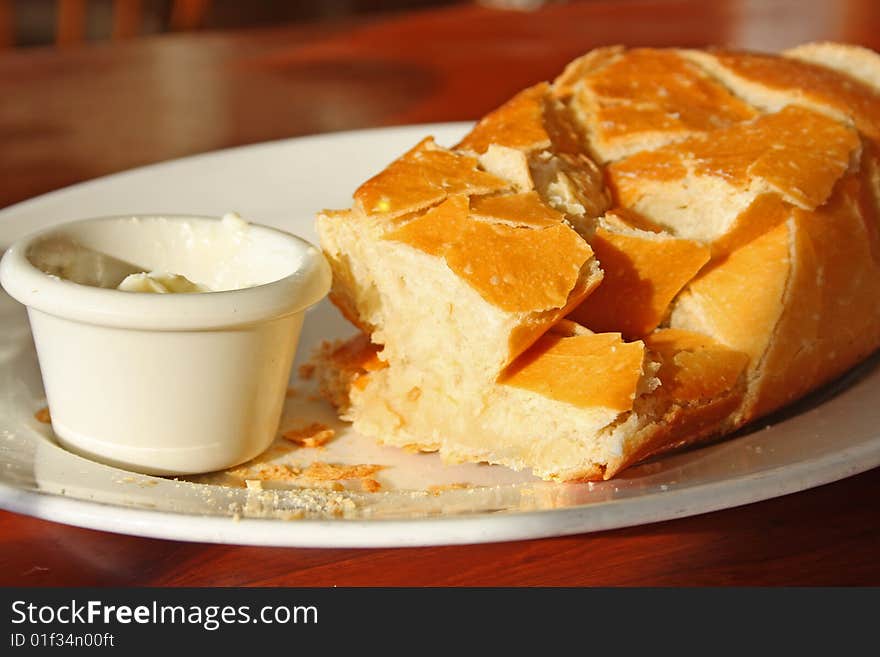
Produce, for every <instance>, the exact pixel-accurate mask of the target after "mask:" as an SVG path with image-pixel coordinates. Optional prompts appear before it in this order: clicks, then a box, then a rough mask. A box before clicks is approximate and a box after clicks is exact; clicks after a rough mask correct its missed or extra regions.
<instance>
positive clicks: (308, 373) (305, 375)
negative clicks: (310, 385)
mask: <svg viewBox="0 0 880 657" xmlns="http://www.w3.org/2000/svg"><path fill="white" fill-rule="evenodd" d="M313 376H315V364H314V363H303V364H302V365H300V366H299V378H301V379H304V380H306V381H308V380H310V379H311V378H312V377H313Z"/></svg>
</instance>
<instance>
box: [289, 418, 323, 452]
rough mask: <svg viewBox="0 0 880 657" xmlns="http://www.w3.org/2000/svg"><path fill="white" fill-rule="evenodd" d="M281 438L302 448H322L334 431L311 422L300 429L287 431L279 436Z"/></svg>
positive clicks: (318, 423)
mask: <svg viewBox="0 0 880 657" xmlns="http://www.w3.org/2000/svg"><path fill="white" fill-rule="evenodd" d="M281 436H282V438H284V439H285V440H289V441H290V442H293V443H296V444H297V445H302V446H303V447H322V446H323V445H326V444H327V443H328V442H330V441H331V440H332V439H333V437H334V436H336V431H334V430H333V429H331V428H330V427H328V426H327V425H326V424H321V423H320V422H312V423H311V424H310V425H309V426H307V427H303V428H300V429H288V430H287V431H285V432H284V433H282V434H281Z"/></svg>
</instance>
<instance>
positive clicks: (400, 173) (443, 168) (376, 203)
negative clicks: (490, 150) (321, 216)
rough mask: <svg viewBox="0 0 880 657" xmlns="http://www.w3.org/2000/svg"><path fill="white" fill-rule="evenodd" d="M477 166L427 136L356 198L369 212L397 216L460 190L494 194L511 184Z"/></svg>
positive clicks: (469, 159) (474, 160) (428, 205)
mask: <svg viewBox="0 0 880 657" xmlns="http://www.w3.org/2000/svg"><path fill="white" fill-rule="evenodd" d="M477 167H478V162H477V160H476V159H475V158H473V157H469V156H467V155H461V154H458V153H455V152H453V151H450V150H447V149H445V148H440V147H439V146H437V145H436V144H435V143H434V140H433V138H431V137H427V138H425V139H423V140H422V141H421V142H419V143H418V144H417V145H416V146H415V147H414V148H412V149H411V150H409V151H407V152H406V153H405V154H404V155H402V156H401V157H400V158H398V159H396V160H395V161H394V162H392V163H391V164H389V165H388V167H386V168H385V169H384V170H383V171H381V172H380V173H378V174H376V175H375V176H373V177H372V178H370V179H369V180H368V181H367V182H365V183H364V184H363V185H361V186H360V187H359V188H358V189H357V191H356V192H355V193H354V198H355V201H356V202H357V204H358V205H359V207H360V209H361V210H362V211H363V213H364V214H366V215H368V216H369V215H385V216H388V217H396V216H400V215H403V214H407V213H410V212H417V211H419V210H423V209H425V208H428V207H431V206H433V205H437V204H438V203H441V202H442V201H444V200H445V199H447V198H449V197H450V196H454V195H457V194H490V193H493V192H499V191H502V190H505V189H508V188H509V187H510V185H509V183H507V182H506V181H504V180H501V179H500V178H497V177H496V176H493V175H491V174H489V173H486V172H484V171H480V170H479V169H478V168H477Z"/></svg>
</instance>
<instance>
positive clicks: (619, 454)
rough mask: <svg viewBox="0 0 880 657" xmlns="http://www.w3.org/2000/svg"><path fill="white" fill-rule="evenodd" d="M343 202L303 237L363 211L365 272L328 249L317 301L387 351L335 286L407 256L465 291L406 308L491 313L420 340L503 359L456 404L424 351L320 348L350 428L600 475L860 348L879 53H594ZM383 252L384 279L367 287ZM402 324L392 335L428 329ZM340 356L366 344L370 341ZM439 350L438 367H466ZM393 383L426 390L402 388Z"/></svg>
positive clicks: (874, 198) (366, 278)
mask: <svg viewBox="0 0 880 657" xmlns="http://www.w3.org/2000/svg"><path fill="white" fill-rule="evenodd" d="M597 163H598V164H597ZM355 202H356V205H355V208H354V209H353V210H351V211H348V212H344V213H337V214H334V213H325V217H326V219H325V220H323V224H319V231H323V233H322V240H324V237H325V234H326V236H327V240H326V241H327V242H328V243H329V242H332V235H330V233H331V232H332V226H333V223H334V222H339V223H340V224H346V223H354V222H362V225H366V226H367V228H365V229H364V230H363V231H361V232H359V233H357V239H355V240H350V241H349V242H347V244H356V243H357V241H358V240H369V241H370V242H371V245H372V246H375V248H373V249H372V250H370V251H369V253H371V254H374V255H373V256H371V257H373V258H374V261H372V264H373V268H372V269H363V268H362V269H358V268H357V267H352V266H351V265H352V264H355V265H356V264H357V263H356V262H355V263H352V262H351V261H350V260H348V259H349V258H352V257H356V256H353V255H351V254H349V253H344V252H343V253H339V254H336V255H335V256H334V257H335V260H334V262H333V267H334V275H335V278H336V282H335V283H334V292H333V295H332V298H333V300H334V302H336V303H337V305H339V306H340V308H341V309H342V310H343V312H344V313H345V314H346V316H348V317H349V318H350V319H352V321H353V322H354V323H355V324H356V325H358V326H359V327H360V328H361V329H362V330H365V331H368V332H372V335H373V337H374V338H375V339H376V341H377V342H383V344H385V353H384V355H383V357H384V358H389V359H391V358H392V357H391V356H389V355H388V354H390V353H392V352H393V351H394V349H392V348H391V347H394V346H396V345H392V343H391V341H388V342H384V341H385V340H386V338H387V336H388V334H389V332H388V331H387V330H386V329H387V327H386V326H382V325H381V324H382V322H381V320H375V317H376V316H381V315H375V314H374V315H370V317H371V318H373V319H368V318H366V317H363V316H361V315H359V312H360V310H361V306H360V305H358V301H363V299H364V298H367V297H369V298H382V295H385V296H386V297H387V296H388V295H394V294H396V293H397V292H396V291H397V290H398V289H400V287H399V286H402V287H405V286H406V285H407V284H408V283H409V282H411V281H407V280H406V276H407V275H409V276H413V275H414V274H413V273H412V272H413V271H416V270H424V268H441V269H442V270H443V272H444V276H446V278H438V279H437V280H444V281H447V283H448V284H449V285H455V286H456V287H455V289H456V290H457V292H456V293H455V295H458V296H462V297H467V298H468V299H471V297H473V299H475V300H476V301H473V302H472V305H473V306H479V308H478V309H477V310H476V311H473V309H472V308H470V309H469V308H468V307H467V304H463V303H459V301H460V300H459V299H458V298H446V297H444V294H449V293H448V292H446V291H444V290H443V289H437V290H432V292H431V294H432V295H433V294H436V296H437V297H438V298H439V300H440V303H437V304H433V305H432V303H431V302H432V301H433V299H431V298H430V296H431V295H427V296H425V295H423V296H422V297H420V298H421V299H422V300H423V301H424V302H425V303H426V304H427V305H430V307H431V308H433V310H432V312H433V313H434V315H430V314H429V313H422V315H419V317H420V320H419V321H421V322H424V321H426V319H427V318H428V317H429V316H430V317H434V316H437V315H445V314H447V311H448V314H449V315H450V316H454V315H456V313H466V312H468V311H469V310H471V311H472V312H473V315H474V316H476V317H483V316H484V315H486V313H488V315H486V316H491V318H490V319H489V320H487V321H485V322H484V323H479V322H471V323H465V324H451V326H452V327H453V328H454V329H458V328H459V327H461V326H467V327H468V329H467V330H452V331H450V335H449V336H447V337H448V340H437V341H435V342H433V343H431V344H432V346H431V348H432V349H433V348H435V347H436V348H437V349H440V350H448V353H447V351H443V353H442V354H441V355H442V356H443V358H445V359H446V360H455V359H456V358H457V351H458V349H459V348H460V347H461V346H467V345H469V344H470V343H471V342H473V343H474V344H475V345H480V346H482V345H483V344H489V343H490V342H491V341H485V338H486V336H491V335H495V336H496V337H497V339H496V342H497V341H499V340H500V341H502V342H503V344H502V348H501V349H499V351H500V352H503V353H504V354H505V355H504V356H501V357H496V356H494V355H493V356H492V360H491V364H490V365H489V366H488V369H491V371H490V372H489V373H488V375H487V374H486V372H484V371H483V370H480V371H481V376H484V377H485V384H484V387H482V388H480V389H479V390H478V391H477V392H476V393H468V394H471V397H468V398H467V399H460V398H459V395H461V394H464V393H460V392H459V389H458V388H459V386H458V385H453V384H450V383H449V382H448V381H446V380H445V379H444V383H443V384H439V383H436V381H437V377H436V374H437V372H438V371H440V370H441V369H442V368H443V364H442V361H443V358H438V359H437V360H436V361H432V367H434V368H435V370H436V371H432V370H431V369H430V368H427V369H425V368H424V367H423V365H422V364H420V363H419V362H411V361H408V360H406V359H405V358H400V359H398V360H397V361H393V359H392V360H389V363H388V365H389V366H388V368H387V369H383V370H382V372H381V373H376V371H375V370H374V371H373V373H372V374H371V373H370V372H368V371H367V369H368V364H369V362H370V361H367V360H365V361H363V362H361V361H359V360H358V358H356V357H354V356H353V357H352V358H348V359H347V360H346V359H342V358H336V362H335V363H334V362H332V361H333V359H330V361H331V363H330V365H329V366H330V367H336V368H337V369H338V370H339V371H340V372H352V371H356V372H358V373H357V375H355V376H351V377H349V379H346V380H348V381H349V384H348V385H349V389H350V390H352V391H355V392H354V394H355V395H356V396H358V398H359V399H360V400H362V401H361V402H360V403H362V404H374V405H375V407H374V408H366V407H362V408H360V409H359V408H358V406H357V404H354V406H353V410H352V411H351V413H352V414H354V417H355V419H356V420H357V419H358V415H357V414H358V413H360V412H364V413H365V416H366V417H368V419H369V420H370V421H371V422H374V424H373V425H369V424H368V423H364V424H362V425H360V426H359V430H361V429H363V430H364V431H366V432H367V433H369V434H370V435H375V436H376V437H377V438H379V439H380V440H383V441H387V442H389V444H409V445H417V446H419V447H420V448H425V449H428V448H429V449H439V450H440V451H441V453H442V454H443V455H444V457H445V458H449V459H453V460H456V459H458V460H485V461H489V462H495V463H504V464H506V465H510V466H511V467H516V468H532V469H533V470H534V471H535V472H536V473H538V474H539V475H540V476H543V477H545V478H551V479H596V478H603V477H604V478H608V477H612V476H614V475H615V474H617V473H618V472H620V471H621V470H622V469H623V468H625V467H627V466H628V465H630V464H632V463H635V462H638V461H639V460H641V459H644V458H647V457H649V456H652V455H656V454H660V453H663V452H666V451H669V450H672V449H676V448H679V447H681V446H683V445H689V444H694V443H697V442H700V441H702V440H705V439H707V438H709V437H711V436H713V435H718V434H722V433H727V432H730V431H732V430H734V429H735V428H737V427H739V426H741V425H742V424H743V423H745V422H748V421H751V420H754V419H755V418H758V417H761V416H763V415H766V414H767V413H770V412H772V411H773V410H775V409H777V408H779V407H780V406H782V405H784V404H787V403H789V402H791V401H793V400H794V399H796V398H798V397H801V396H803V395H804V394H806V393H807V392H809V391H811V390H813V389H815V388H816V387H817V386H819V385H822V384H823V383H825V382H827V381H828V380H830V379H831V378H834V377H836V376H838V375H839V374H841V373H842V372H843V371H845V370H846V369H847V368H849V367H851V366H853V365H854V364H856V363H857V362H858V361H859V360H860V359H862V358H864V357H865V356H866V355H868V354H869V353H870V352H871V351H873V350H874V349H876V348H878V346H880V57H878V56H877V55H876V54H875V53H872V52H870V51H866V50H864V49H859V48H854V47H850V46H842V45H839V44H809V45H807V46H803V47H800V48H795V49H793V50H791V51H787V52H786V53H785V54H784V56H774V55H762V54H754V53H741V52H731V51H723V50H719V51H709V52H706V51H694V50H656V49H634V50H626V49H624V48H622V47H619V46H615V47H610V48H602V49H598V50H595V51H592V52H590V53H587V54H586V55H585V56H583V57H581V58H579V59H577V60H575V61H574V62H572V63H571V64H569V66H568V67H567V68H566V69H565V71H564V72H563V73H562V74H561V75H560V76H559V77H558V78H557V79H556V80H555V81H554V82H553V83H552V84H549V83H540V84H538V85H535V86H533V87H530V88H528V89H526V90H524V91H522V92H521V93H519V94H518V95H517V96H515V97H514V98H512V99H511V100H510V101H509V102H507V103H506V104H504V105H503V106H501V107H500V108H499V109H497V110H496V111H494V112H492V113H490V114H488V115H487V116H486V117H484V118H483V119H482V120H481V121H480V122H479V123H478V124H477V125H476V126H475V127H474V129H473V130H472V131H471V132H470V133H469V134H468V135H466V136H465V137H464V138H463V139H462V141H461V142H460V143H459V144H458V145H456V146H455V147H453V148H452V149H445V148H441V147H440V146H437V145H436V144H434V142H433V140H431V139H430V138H429V139H426V140H424V141H422V142H421V143H420V144H418V145H417V146H416V147H414V148H413V149H412V150H411V151H409V152H408V153H406V154H404V155H403V156H402V157H401V158H399V159H398V160H396V161H395V162H393V163H392V164H391V165H389V166H388V167H387V168H386V169H385V170H384V171H383V172H381V173H379V174H377V175H376V176H374V177H373V178H372V179H370V180H369V181H367V182H366V183H364V184H363V185H362V186H361V187H360V188H359V189H358V190H357V192H356V193H355ZM322 226H323V228H322ZM324 229H326V230H324ZM382 245H387V246H386V247H385V248H386V249H387V250H384V251H383V246H382ZM392 245H393V246H392ZM392 249H393V253H394V255H395V257H396V258H397V260H395V262H396V263H398V265H397V266H400V267H401V268H402V271H401V272H397V271H392V272H391V274H392V275H391V276H388V277H387V278H386V279H383V280H390V281H391V282H390V283H387V284H386V288H383V289H382V290H377V289H375V281H374V280H373V278H374V277H376V276H381V275H382V274H384V272H385V271H387V270H383V267H385V266H390V265H385V264H384V263H386V262H387V259H386V258H385V256H388V255H389V253H390V252H391V250H392ZM352 250H353V251H356V250H357V249H355V248H352ZM413 254H415V255H413ZM426 255H427V256H429V257H425V256H426ZM414 262H415V263H417V267H415V269H413V270H410V269H406V266H407V263H414ZM399 263H403V264H399ZM419 268H421V269H419ZM364 271H369V272H370V273H369V275H365V274H364V273H363V272H364ZM357 272H360V273H357ZM449 272H451V274H450V273H449ZM459 282H463V283H465V284H466V285H465V286H460V285H458V283H459ZM371 286H374V287H371ZM438 287H442V286H438ZM471 291H473V292H475V293H476V294H475V295H474V294H471ZM358 294H360V295H361V296H360V297H358ZM371 295H372V296H371ZM450 296H454V295H450ZM482 302H485V304H483V303H482ZM408 309H410V310H413V312H414V313H417V311H418V309H411V308H409V307H408ZM368 315H369V313H368ZM405 315H406V312H402V315H401V316H402V317H404V318H405ZM566 316H567V317H569V318H570V319H569V320H566V319H563V318H564V317H566ZM572 320H573V321H572ZM373 323H376V324H379V325H376V326H374V325H372V324H373ZM483 325H485V327H486V328H485V331H483V330H481V329H480V330H475V329H474V327H475V326H481V327H482V326H483ZM418 326H419V328H418V329H416V328H414V327H409V326H406V327H404V328H405V329H407V330H403V331H399V332H398V335H403V336H410V335H412V336H415V337H416V338H418V336H419V331H422V330H430V329H429V328H428V329H422V328H421V324H419V325H418ZM499 326H503V329H498V328H497V327H499ZM496 330H497V331H499V332H498V333H497V334H495V333H493V331H496ZM593 331H596V332H595V333H593ZM441 337H442V336H441ZM505 341H506V342H505ZM495 346H497V345H495ZM351 349H352V350H353V354H360V353H361V352H362V351H369V350H370V349H372V350H373V354H375V347H371V346H369V341H367V342H366V343H364V342H363V340H362V341H361V343H358V344H357V345H353V346H352V347H351ZM341 353H342V355H344V354H345V353H347V352H346V351H345V350H344V349H343V350H342V352H341ZM422 353H423V354H424V353H428V354H430V353H431V352H430V351H429V350H425V351H423V352H422ZM470 353H471V357H472V358H474V357H477V358H478V357H479V354H478V351H476V350H472V352H470ZM492 353H493V354H495V352H494V351H493V352H492ZM475 355H476V356H475ZM504 358H506V360H505V361H504V362H503V363H501V361H502V360H503V359H504ZM343 361H344V362H343ZM511 361H512V362H511ZM377 362H380V363H381V365H382V367H385V365H386V363H385V362H384V361H378V359H377ZM468 362H472V361H468ZM437 363H440V364H437ZM374 365H375V363H374ZM459 365H460V367H459V370H456V372H457V374H456V375H455V376H457V377H458V378H455V377H453V378H452V379H451V381H454V382H455V383H456V384H457V383H462V384H464V383H466V381H465V379H467V372H468V369H467V363H461V364H459ZM420 368H421V369H420ZM410 379H412V380H419V381H422V382H424V383H425V385H436V386H438V389H437V390H434V391H432V392H431V393H430V395H429V393H428V392H427V388H425V390H424V395H425V397H423V398H422V397H421V395H422V394H423V390H422V388H420V387H419V386H421V385H422V384H421V383H420V384H419V386H415V387H405V386H404V383H407V385H408V382H409V381H410ZM481 380H482V379H481ZM334 381H335V382H336V383H337V384H338V383H339V381H338V380H334ZM380 383H381V386H384V387H380ZM396 383H399V385H400V388H399V389H398V388H395V384H396ZM481 385H483V384H481ZM395 390H396V391H397V392H394V391H395ZM377 391H378V392H377ZM382 391H385V393H384V394H388V395H391V397H389V398H387V399H385V400H382V399H381V394H383V393H382ZM413 391H416V392H417V394H415V395H414V396H413ZM395 394H397V395H398V397H399V398H395V397H393V396H394V395H395ZM371 395H372V396H371ZM377 395H378V396H379V397H377ZM428 398H430V399H431V401H425V399H428ZM420 399H421V401H419V400H420ZM365 400H369V401H365ZM446 404H448V406H449V408H446ZM493 404H496V405H499V406H498V407H497V408H496V407H495V406H493ZM505 404H506V406H505ZM380 407H381V408H380ZM529 413H531V415H530V414H529ZM547 414H556V415H553V416H552V417H550V416H549V415H547ZM472 415H473V417H472ZM427 416H430V417H431V418H432V423H433V424H431V423H428V424H425V421H424V418H425V417H427ZM509 417H516V418H518V420H517V421H515V422H514V423H513V424H511V422H509V421H507V422H506V418H509ZM445 418H449V420H448V422H447V420H446V419H445ZM444 422H446V424H444V425H443V426H444V427H445V428H444V431H445V432H447V433H446V434H444V435H438V430H435V428H436V426H439V425H441V424H443V423H444ZM468 422H471V424H468ZM493 423H494V424H493ZM429 425H430V426H429ZM414 427H415V428H414ZM468 427H470V428H471V429H473V428H474V427H476V428H477V429H478V430H479V431H481V430H483V429H485V428H486V427H491V431H490V433H492V438H491V439H487V441H488V442H485V443H481V440H480V435H471V434H469V433H468ZM563 427H564V428H563ZM479 431H477V434H479ZM487 431H489V430H488V429H487ZM548 432H549V435H548ZM553 432H556V433H555V434H554V433H553ZM587 452H588V453H587Z"/></svg>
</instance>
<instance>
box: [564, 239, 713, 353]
mask: <svg viewBox="0 0 880 657" xmlns="http://www.w3.org/2000/svg"><path fill="white" fill-rule="evenodd" d="M590 243H591V245H592V248H593V252H594V253H595V254H596V258H597V259H598V260H599V262H600V263H601V265H602V269H603V271H604V272H605V277H604V278H603V281H602V284H601V285H599V287H598V288H597V289H596V291H595V292H594V293H593V294H591V295H590V296H589V297H587V298H586V299H585V300H584V301H583V302H582V303H581V304H580V305H579V306H578V307H577V308H575V309H574V311H572V313H571V318H572V319H574V320H575V321H577V322H579V323H581V324H583V325H584V326H586V327H588V328H590V329H592V330H594V331H597V332H600V333H601V332H608V331H619V332H620V333H622V334H623V335H624V336H625V337H626V338H627V339H637V338H640V337H643V336H645V335H647V334H648V333H650V332H651V331H653V330H654V329H655V328H657V326H658V325H659V324H660V322H661V321H662V320H663V318H664V317H665V315H666V310H667V308H668V306H669V304H670V302H671V301H672V299H673V298H674V297H675V296H676V295H677V294H678V292H679V291H680V290H681V289H682V288H683V287H684V286H685V285H686V284H687V283H688V282H689V281H690V280H691V279H692V278H693V277H694V276H695V275H696V273H697V272H698V271H700V269H701V268H702V267H703V265H705V264H706V263H707V262H708V261H709V249H708V248H707V247H705V246H703V245H701V244H698V243H697V242H693V241H691V240H683V239H677V238H674V237H669V236H667V235H658V234H655V233H644V232H641V233H640V232H636V231H631V232H628V233H627V232H618V231H615V230H611V229H609V228H605V227H600V228H599V229H597V230H596V233H595V234H594V235H593V238H592V240H590Z"/></svg>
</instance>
